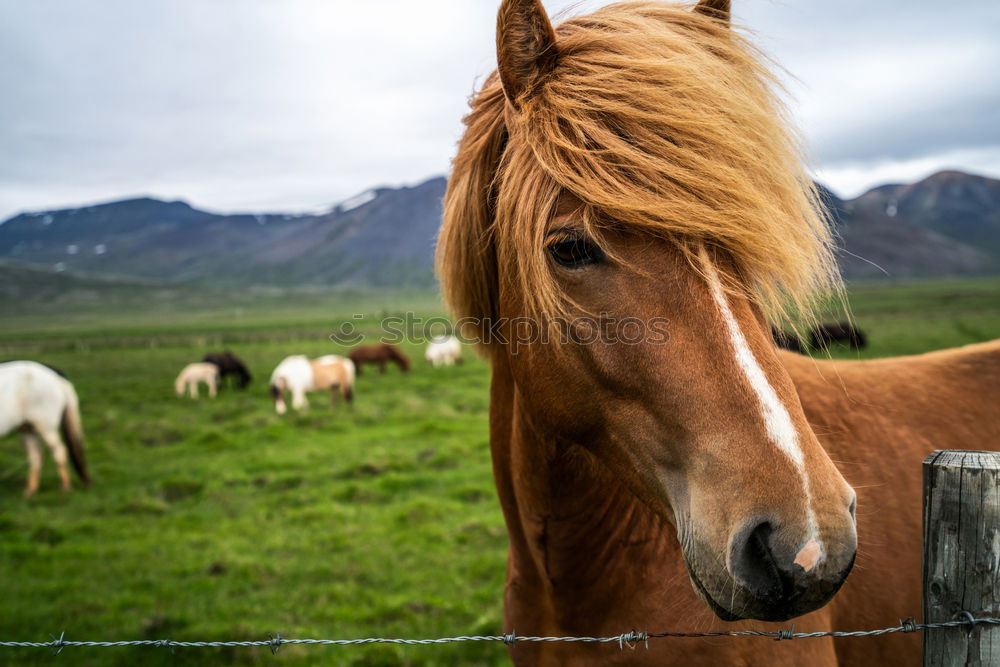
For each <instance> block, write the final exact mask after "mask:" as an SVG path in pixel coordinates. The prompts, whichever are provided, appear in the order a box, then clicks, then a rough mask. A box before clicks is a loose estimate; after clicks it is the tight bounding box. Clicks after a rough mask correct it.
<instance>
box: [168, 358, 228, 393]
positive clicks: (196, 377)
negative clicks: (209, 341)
mask: <svg viewBox="0 0 1000 667" xmlns="http://www.w3.org/2000/svg"><path fill="white" fill-rule="evenodd" d="M200 382H204V383H205V384H206V385H208V395H209V396H210V397H211V398H215V395H216V393H217V392H216V389H217V386H218V382H219V367H218V366H216V365H215V364H209V363H206V362H204V361H199V362H196V363H193V364H188V365H187V366H185V367H184V368H182V369H181V372H180V373H179V374H178V375H177V379H176V380H174V391H176V392H177V395H178V396H183V395H184V391H185V390H187V391H188V392H189V393H190V394H191V398H198V383H200Z"/></svg>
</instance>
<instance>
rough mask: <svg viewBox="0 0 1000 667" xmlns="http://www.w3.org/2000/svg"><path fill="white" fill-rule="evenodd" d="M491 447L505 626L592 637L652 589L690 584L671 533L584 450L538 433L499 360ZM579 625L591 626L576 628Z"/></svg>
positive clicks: (492, 403) (495, 372)
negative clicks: (504, 564) (503, 545)
mask: <svg viewBox="0 0 1000 667" xmlns="http://www.w3.org/2000/svg"><path fill="white" fill-rule="evenodd" d="M490 441H491V452H492V456H493V471H494V478H495V480H496V485H497V491H498V494H499V496H500V502H501V506H502V508H503V512H504V517H505V520H506V523H507V530H508V534H509V538H510V554H509V559H510V562H509V564H508V597H507V602H508V609H507V616H508V618H507V620H508V621H509V622H511V623H520V624H522V625H524V627H529V624H530V626H531V627H532V629H533V631H534V628H536V627H537V628H542V627H544V628H545V630H546V631H553V632H554V631H560V632H573V631H587V632H593V631H595V628H594V626H593V621H594V619H607V620H608V622H609V623H614V620H613V619H615V618H616V617H617V616H618V615H616V614H615V613H614V610H615V609H616V608H619V609H622V610H624V609H631V610H633V611H634V610H635V609H636V608H637V604H636V600H637V599H641V598H642V597H644V596H646V595H647V594H648V592H649V591H648V587H650V586H651V583H650V582H656V581H659V582H662V581H664V580H667V581H670V580H679V581H681V582H682V584H683V585H684V586H687V584H686V581H687V577H686V575H685V574H684V566H683V561H682V560H681V557H680V551H679V547H678V544H677V538H676V533H675V531H674V529H673V527H672V526H671V525H670V524H668V523H667V522H666V521H664V520H663V519H661V518H660V517H658V516H657V515H655V514H654V513H653V512H652V511H651V510H650V509H649V508H648V507H647V506H646V505H645V504H643V503H642V502H641V501H639V500H638V499H637V498H636V497H635V496H634V495H633V494H632V493H631V492H630V491H629V490H628V489H626V488H625V487H624V486H622V485H621V484H620V482H619V481H618V479H617V478H616V477H615V476H614V475H613V474H612V473H610V472H609V471H608V470H607V469H606V468H604V467H603V466H602V465H601V464H600V463H599V462H598V461H596V460H595V459H594V458H593V457H592V456H591V455H590V454H589V453H588V452H586V451H585V450H583V449H582V448H580V447H576V446H573V445H565V444H560V445H558V446H556V445H554V444H553V442H552V440H551V439H548V438H544V437H542V436H541V435H540V434H538V432H537V431H535V430H534V429H533V427H532V424H531V419H530V417H529V415H528V412H527V410H526V409H525V405H524V402H523V399H521V398H520V396H519V394H518V391H517V388H516V386H515V384H514V382H513V380H512V378H511V377H510V374H509V371H508V369H507V367H506V364H505V363H504V362H503V361H502V360H498V361H497V362H496V363H495V364H494V370H493V379H492V385H491V395H490ZM511 579H517V581H516V582H514V581H511ZM657 585H659V586H662V584H657ZM654 587H655V586H654ZM519 595H523V596H524V597H523V599H519V598H518V596H519ZM588 609H592V612H591V613H588V612H587V610H588ZM581 619H589V622H590V623H591V624H590V625H588V626H587V627H586V628H583V627H573V626H574V625H576V624H577V623H578V622H579V621H580V620H581Z"/></svg>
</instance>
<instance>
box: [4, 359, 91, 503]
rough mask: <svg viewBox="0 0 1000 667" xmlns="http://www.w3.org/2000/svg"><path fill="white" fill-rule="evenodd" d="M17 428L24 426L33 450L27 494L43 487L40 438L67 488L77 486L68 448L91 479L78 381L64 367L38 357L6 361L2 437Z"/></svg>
mask: <svg viewBox="0 0 1000 667" xmlns="http://www.w3.org/2000/svg"><path fill="white" fill-rule="evenodd" d="M14 429H18V430H20V432H21V438H22V439H23V440H24V447H25V449H26V450H27V452H28V466H29V469H28V486H27V488H26V489H25V491H24V495H25V497H27V496H31V495H34V493H35V492H36V491H38V480H39V477H40V475H41V472H42V449H41V445H40V444H39V442H38V441H39V439H41V440H42V442H44V443H45V444H46V445H47V446H48V448H49V450H50V451H51V452H52V458H53V459H55V461H56V465H58V466H59V480H60V482H61V483H62V488H63V490H64V491H69V490H70V488H71V484H70V480H69V470H68V469H67V467H66V459H67V453H68V458H69V460H70V461H71V462H72V463H73V468H74V469H75V470H76V473H77V475H79V476H80V480H81V481H82V482H83V483H84V485H88V486H89V485H90V473H89V472H87V462H86V459H85V458H84V454H83V425H82V423H81V421H80V404H79V401H78V400H77V396H76V390H75V389H73V385H72V384H70V382H69V380H67V379H65V377H63V376H62V375H61V374H60V373H57V372H55V371H53V370H51V369H50V368H48V367H47V366H44V365H42V364H39V363H35V362H34V361H9V362H6V363H2V364H0V437H2V436H4V435H6V434H8V433H10V432H11V431H13V430H14ZM60 433H61V434H62V437H60ZM67 450H68V451H67Z"/></svg>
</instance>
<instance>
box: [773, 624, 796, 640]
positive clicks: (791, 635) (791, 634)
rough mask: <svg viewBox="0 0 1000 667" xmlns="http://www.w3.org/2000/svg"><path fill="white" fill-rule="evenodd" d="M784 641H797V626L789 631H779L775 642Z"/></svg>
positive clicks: (793, 625)
mask: <svg viewBox="0 0 1000 667" xmlns="http://www.w3.org/2000/svg"><path fill="white" fill-rule="evenodd" d="M783 639H795V624H794V623H792V625H791V626H790V627H789V628H788V629H787V630H778V634H777V636H776V637H775V638H774V641H776V642H780V641H782V640H783Z"/></svg>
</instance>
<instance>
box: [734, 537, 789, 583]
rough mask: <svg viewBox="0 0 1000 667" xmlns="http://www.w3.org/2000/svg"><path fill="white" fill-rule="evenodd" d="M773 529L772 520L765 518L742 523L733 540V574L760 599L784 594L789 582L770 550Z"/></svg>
mask: <svg viewBox="0 0 1000 667" xmlns="http://www.w3.org/2000/svg"><path fill="white" fill-rule="evenodd" d="M773 532H774V528H773V527H772V526H771V524H770V523H769V522H767V521H764V522H761V523H758V524H756V525H750V526H747V527H745V528H744V530H743V531H741V534H740V535H738V536H737V538H736V539H734V541H733V552H732V561H731V562H732V571H733V576H735V577H736V579H737V580H739V582H740V583H741V584H743V585H744V586H745V587H746V588H747V590H749V591H750V592H751V593H752V594H753V595H754V597H757V598H760V599H771V600H774V599H781V598H783V597H784V596H785V593H786V591H787V588H788V583H789V582H787V576H785V575H783V573H782V571H781V569H780V568H779V567H778V565H777V563H776V562H775V560H774V554H773V553H772V552H771V534H772V533H773Z"/></svg>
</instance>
